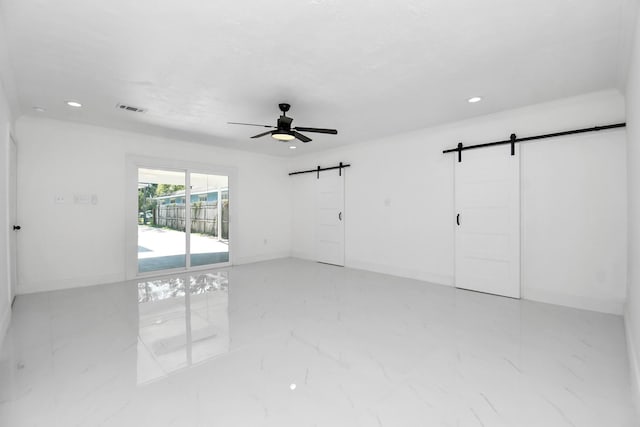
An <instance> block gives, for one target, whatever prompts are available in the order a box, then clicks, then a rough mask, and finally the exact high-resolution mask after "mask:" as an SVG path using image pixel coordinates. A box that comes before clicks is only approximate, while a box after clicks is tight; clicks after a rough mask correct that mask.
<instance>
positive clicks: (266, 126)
mask: <svg viewBox="0 0 640 427" xmlns="http://www.w3.org/2000/svg"><path fill="white" fill-rule="evenodd" d="M227 124H228V125H244V126H258V127H261V128H273V129H275V128H276V127H275V126H271V125H256V124H254V123H237V122H227Z"/></svg>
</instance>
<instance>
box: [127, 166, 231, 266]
mask: <svg viewBox="0 0 640 427" xmlns="http://www.w3.org/2000/svg"><path fill="white" fill-rule="evenodd" d="M137 174H138V182H137V185H138V209H137V215H138V233H137V235H138V252H137V253H138V269H137V271H138V274H147V273H151V272H159V271H165V270H180V269H182V270H184V269H191V268H192V267H206V266H215V265H218V264H224V263H228V262H229V177H228V176H227V175H214V174H206V173H199V172H192V171H190V170H188V169H185V170H169V169H155V168H144V167H138V168H137Z"/></svg>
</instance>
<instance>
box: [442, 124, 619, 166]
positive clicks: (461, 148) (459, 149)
mask: <svg viewBox="0 0 640 427" xmlns="http://www.w3.org/2000/svg"><path fill="white" fill-rule="evenodd" d="M626 125H627V124H626V123H614V124H611V125H604V126H595V127H591V128H583V129H574V130H567V131H564V132H555V133H547V134H544V135H535V136H527V137H525V138H518V137H517V136H516V134H515V133H512V134H511V137H510V138H509V139H507V140H504V141H495V142H487V143H485V144H477V145H469V146H466V147H465V146H464V145H463V144H462V142H459V143H458V146H457V147H456V148H450V149H448V150H444V151H443V152H442V153H443V154H447V153H458V162H462V152H463V151H465V150H473V149H474V148H484V147H492V146H494V145H506V144H510V145H511V155H512V156H513V155H515V153H516V150H515V144H517V143H519V142H525V141H535V140H537V139H545V138H555V137H556V136H565V135H575V134H578V133H587V132H598V131H601V130H607V129H616V128H623V127H625V126H626Z"/></svg>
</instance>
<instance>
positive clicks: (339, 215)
mask: <svg viewBox="0 0 640 427" xmlns="http://www.w3.org/2000/svg"><path fill="white" fill-rule="evenodd" d="M338 219H339V220H340V221H342V212H340V213H338Z"/></svg>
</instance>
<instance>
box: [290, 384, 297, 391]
mask: <svg viewBox="0 0 640 427" xmlns="http://www.w3.org/2000/svg"><path fill="white" fill-rule="evenodd" d="M296 387H297V386H296V385H295V384H290V385H289V388H290V389H291V390H295V389H296Z"/></svg>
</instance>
